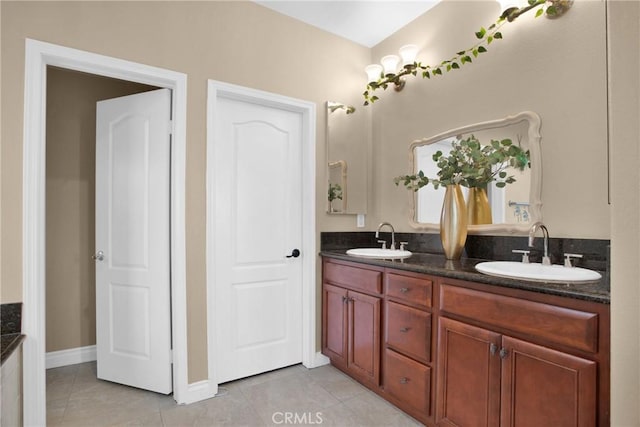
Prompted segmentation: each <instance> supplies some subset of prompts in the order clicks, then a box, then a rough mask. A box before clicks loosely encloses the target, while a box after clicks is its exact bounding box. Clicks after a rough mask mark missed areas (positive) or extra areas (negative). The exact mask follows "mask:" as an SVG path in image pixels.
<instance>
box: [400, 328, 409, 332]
mask: <svg viewBox="0 0 640 427" xmlns="http://www.w3.org/2000/svg"><path fill="white" fill-rule="evenodd" d="M400 332H409V328H400Z"/></svg>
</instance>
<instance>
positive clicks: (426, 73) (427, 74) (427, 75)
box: [422, 71, 431, 79]
mask: <svg viewBox="0 0 640 427" xmlns="http://www.w3.org/2000/svg"><path fill="white" fill-rule="evenodd" d="M425 77H426V78H428V79H430V78H431V74H429V72H428V71H423V72H422V78H423V79H424V78H425Z"/></svg>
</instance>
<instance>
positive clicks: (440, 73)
mask: <svg viewBox="0 0 640 427" xmlns="http://www.w3.org/2000/svg"><path fill="white" fill-rule="evenodd" d="M433 74H438V75H440V76H441V75H442V70H441V69H440V68H436V69H434V70H433Z"/></svg>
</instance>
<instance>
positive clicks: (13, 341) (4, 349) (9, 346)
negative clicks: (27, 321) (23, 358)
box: [0, 334, 25, 366]
mask: <svg viewBox="0 0 640 427" xmlns="http://www.w3.org/2000/svg"><path fill="white" fill-rule="evenodd" d="M24 338H25V336H24V334H3V335H1V336H0V348H1V350H0V353H1V355H0V359H1V360H0V366H1V365H4V362H5V360H7V359H8V358H9V356H11V354H12V353H13V351H14V350H15V349H16V348H18V346H20V344H22V341H24Z"/></svg>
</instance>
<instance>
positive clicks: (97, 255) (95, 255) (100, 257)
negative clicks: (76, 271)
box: [91, 251, 104, 261]
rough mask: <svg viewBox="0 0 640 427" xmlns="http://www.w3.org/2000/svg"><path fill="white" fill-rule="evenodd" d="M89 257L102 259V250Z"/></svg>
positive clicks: (97, 259)
mask: <svg viewBox="0 0 640 427" xmlns="http://www.w3.org/2000/svg"><path fill="white" fill-rule="evenodd" d="M91 258H93V259H94V260H96V261H102V260H103V259H104V252H102V251H98V252H96V253H95V254H93V255H91Z"/></svg>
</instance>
